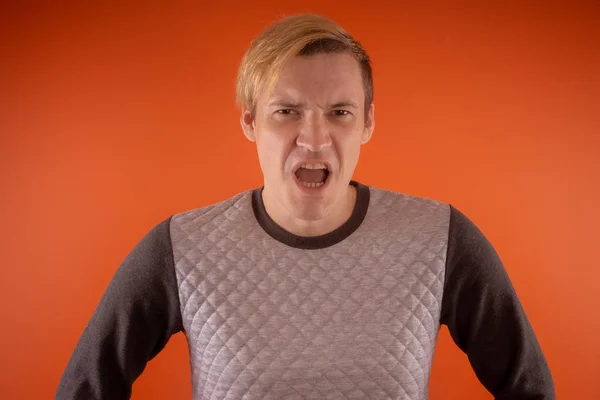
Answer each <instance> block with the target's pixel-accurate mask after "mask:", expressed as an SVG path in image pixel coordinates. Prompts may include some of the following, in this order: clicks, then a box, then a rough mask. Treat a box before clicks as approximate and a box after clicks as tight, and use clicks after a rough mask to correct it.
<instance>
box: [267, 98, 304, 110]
mask: <svg viewBox="0 0 600 400" xmlns="http://www.w3.org/2000/svg"><path fill="white" fill-rule="evenodd" d="M267 106H268V107H276V108H302V107H303V106H304V104H302V103H294V102H291V101H283V100H277V99H275V100H273V101H270V102H269V103H267Z"/></svg>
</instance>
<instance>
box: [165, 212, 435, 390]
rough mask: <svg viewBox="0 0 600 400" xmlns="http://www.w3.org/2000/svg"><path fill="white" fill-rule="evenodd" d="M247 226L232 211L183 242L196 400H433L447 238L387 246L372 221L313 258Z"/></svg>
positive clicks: (181, 280) (178, 245)
mask: <svg viewBox="0 0 600 400" xmlns="http://www.w3.org/2000/svg"><path fill="white" fill-rule="evenodd" d="M232 210H234V211H232ZM373 214H374V217H375V216H376V213H373ZM250 216H251V215H250ZM250 216H248V215H246V213H244V211H243V207H233V208H232V209H229V211H227V210H225V211H223V212H222V213H219V214H216V215H214V216H213V217H212V218H211V219H210V221H211V222H210V223H208V224H202V225H201V226H200V227H199V228H198V229H191V230H190V229H189V228H190V226H189V225H187V229H188V230H187V233H186V235H185V238H184V237H183V236H182V235H174V243H173V244H174V252H175V261H176V271H177V276H178V284H179V291H180V300H181V308H182V320H183V325H184V329H185V333H186V336H187V340H188V343H189V347H190V362H191V367H192V376H193V391H194V398H195V399H240V398H247V399H266V398H273V399H281V398H356V399H359V398H382V399H383V398H386V399H387V398H398V399H424V398H426V396H427V384H428V380H429V370H430V367H431V360H432V356H433V351H434V348H435V342H436V339H437V332H438V329H439V312H440V301H441V295H442V286H443V272H444V271H443V270H444V268H443V265H444V263H443V261H444V260H443V257H442V254H443V250H444V249H443V246H438V250H439V251H435V250H436V247H435V246H432V245H431V244H432V243H431V242H432V241H434V242H435V241H436V240H437V241H438V242H439V243H442V242H443V240H442V238H441V237H439V238H438V237H437V236H436V235H442V231H441V230H440V231H439V232H438V231H436V230H431V229H429V228H427V229H417V230H415V229H414V228H415V227H414V226H413V227H412V228H411V229H410V231H411V232H413V233H415V232H417V233H418V234H414V235H413V236H412V237H411V236H410V235H408V236H407V235H406V234H405V233H402V232H400V231H398V229H396V230H397V232H390V231H388V232H387V234H382V232H379V230H380V229H382V228H383V229H385V226H382V225H381V222H379V223H377V221H376V218H373V220H369V218H367V219H366V220H365V221H364V222H363V224H362V225H361V227H359V229H357V231H356V232H354V233H353V234H352V235H351V236H350V237H349V238H348V239H346V240H344V241H342V242H340V243H338V244H336V245H334V246H331V247H328V248H325V249H317V250H306V249H297V248H291V247H289V246H286V245H284V244H282V243H279V242H277V241H276V240H274V239H273V238H271V237H270V236H269V235H267V234H266V233H265V232H264V231H262V230H261V228H260V226H258V224H257V223H256V221H255V220H253V219H252V218H250ZM232 220H233V221H235V223H232ZM421 221H424V220H422V219H421ZM373 223H375V225H373V226H370V224H373ZM407 228H408V227H407ZM442 236H443V235H442Z"/></svg>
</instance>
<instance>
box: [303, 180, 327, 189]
mask: <svg viewBox="0 0 600 400" xmlns="http://www.w3.org/2000/svg"><path fill="white" fill-rule="evenodd" d="M300 183H301V184H303V185H304V186H306V187H309V188H318V187H321V186H323V184H324V183H325V182H319V183H315V182H302V181H300Z"/></svg>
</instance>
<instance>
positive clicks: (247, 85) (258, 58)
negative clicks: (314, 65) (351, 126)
mask: <svg viewBox="0 0 600 400" xmlns="http://www.w3.org/2000/svg"><path fill="white" fill-rule="evenodd" d="M341 52H348V53H350V54H351V55H352V56H353V57H354V58H355V59H356V60H357V61H358V63H359V65H360V68H361V72H362V78H363V86H364V90H365V115H367V113H368V110H369V107H370V106H371V103H372V102H373V72H372V69H371V61H370V59H369V56H368V55H367V52H366V51H365V49H364V48H363V47H362V45H361V44H360V43H359V42H358V41H356V40H355V39H354V38H353V37H352V36H350V35H349V34H348V33H347V32H346V31H345V30H344V29H343V28H342V27H340V26H339V25H337V24H336V23H334V22H333V21H331V20H329V19H327V18H324V17H321V16H318V15H313V14H302V15H295V16H290V17H285V18H283V19H281V20H280V21H278V22H276V23H275V24H273V25H271V26H269V27H268V28H267V29H265V30H264V31H263V32H262V33H261V34H260V35H259V36H258V37H257V38H256V39H255V40H254V41H253V42H252V43H251V44H250V47H249V48H248V50H246V53H245V54H244V57H243V58H242V62H241V65H240V68H239V71H238V77H237V85H236V94H237V96H236V103H237V105H238V106H239V107H242V108H243V107H245V108H248V109H249V110H250V111H251V113H252V114H253V115H254V112H255V110H256V101H257V98H258V96H259V95H260V93H261V91H262V90H265V89H266V93H267V97H270V96H271V95H272V93H273V90H274V87H275V84H276V83H277V79H278V78H279V73H280V72H281V69H282V67H283V65H284V64H285V63H286V62H287V61H288V60H289V59H290V58H292V57H294V56H311V55H313V54H317V53H341Z"/></svg>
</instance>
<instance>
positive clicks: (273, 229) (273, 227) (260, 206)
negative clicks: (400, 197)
mask: <svg viewBox="0 0 600 400" xmlns="http://www.w3.org/2000/svg"><path fill="white" fill-rule="evenodd" d="M350 184H351V185H352V186H354V187H356V203H355V204H354V210H352V214H351V215H350V218H349V219H348V220H347V221H346V222H344V223H343V224H342V225H341V226H340V227H338V228H337V229H335V230H334V231H331V232H329V233H326V234H324V235H319V236H298V235H294V234H293V233H290V232H288V231H286V230H285V229H283V228H282V227H281V226H279V225H277V223H276V222H275V221H273V219H272V218H271V217H270V216H269V214H267V211H266V209H265V205H264V203H263V200H262V191H263V188H264V187H261V188H258V189H255V190H254V191H253V192H252V208H253V210H254V216H255V217H256V220H257V221H258V223H259V224H260V226H261V227H262V228H263V229H264V230H265V232H267V233H268V234H269V235H270V236H271V237H272V238H274V239H275V240H277V241H279V242H281V243H283V244H286V245H288V246H291V247H295V248H298V249H311V250H314V249H323V248H326V247H329V246H333V245H334V244H336V243H339V242H341V241H342V240H344V239H346V238H347V237H348V236H350V235H351V234H352V233H353V232H354V231H355V230H356V229H358V227H359V226H360V224H361V223H362V222H363V220H364V219H365V216H366V215H367V209H368V208H369V199H370V191H369V187H368V186H365V185H362V184H360V183H358V182H355V181H351V182H350Z"/></svg>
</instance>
